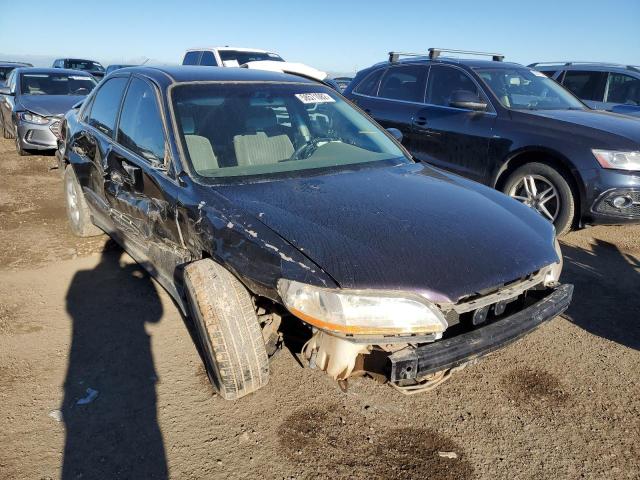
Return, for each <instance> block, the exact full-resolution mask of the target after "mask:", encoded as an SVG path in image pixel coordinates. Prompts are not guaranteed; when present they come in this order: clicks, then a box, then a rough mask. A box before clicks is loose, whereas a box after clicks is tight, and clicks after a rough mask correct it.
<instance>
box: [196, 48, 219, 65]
mask: <svg viewBox="0 0 640 480" xmlns="http://www.w3.org/2000/svg"><path fill="white" fill-rule="evenodd" d="M200 65H206V66H208V67H217V66H218V64H217V63H216V57H215V56H214V55H213V52H209V51H207V50H205V51H204V52H202V58H201V59H200Z"/></svg>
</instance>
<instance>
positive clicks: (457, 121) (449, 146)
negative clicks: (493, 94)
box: [412, 65, 496, 183]
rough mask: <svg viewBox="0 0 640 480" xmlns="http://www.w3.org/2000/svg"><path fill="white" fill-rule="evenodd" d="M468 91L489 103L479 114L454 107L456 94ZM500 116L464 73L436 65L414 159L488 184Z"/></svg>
mask: <svg viewBox="0 0 640 480" xmlns="http://www.w3.org/2000/svg"><path fill="white" fill-rule="evenodd" d="M456 91H467V92H470V93H472V94H473V95H474V96H475V97H476V98H477V99H478V100H481V101H483V102H486V103H487V111H483V112H478V111H473V110H467V109H463V108H457V107H453V106H451V104H450V102H451V99H452V96H453V93H454V92H456ZM495 121H496V114H495V112H494V111H493V108H492V106H491V103H490V102H489V100H488V98H487V96H486V95H485V94H484V92H483V91H482V90H481V89H480V87H479V86H478V84H477V83H476V82H475V81H474V80H473V79H472V78H471V77H470V76H469V74H468V73H466V72H465V71H464V70H462V69H460V68H458V67H454V66H449V65H433V66H432V67H431V71H430V72H429V82H428V86H427V105H426V107H424V108H423V109H421V110H420V111H418V112H417V113H416V116H415V118H414V121H413V125H412V130H413V133H412V135H413V138H414V148H413V149H412V153H413V155H414V156H415V157H416V158H417V159H418V160H420V161H424V162H428V163H432V164H434V165H436V166H438V167H442V168H446V169H447V170H451V171H453V172H456V173H458V174H460V175H462V176H465V177H468V178H471V179H472V180H475V181H478V182H482V183H487V182H488V181H489V174H490V165H489V164H488V163H489V162H488V153H489V142H490V140H491V137H492V135H493V127H494V124H495Z"/></svg>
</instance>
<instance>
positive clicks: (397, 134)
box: [387, 128, 402, 143]
mask: <svg viewBox="0 0 640 480" xmlns="http://www.w3.org/2000/svg"><path fill="white" fill-rule="evenodd" d="M387 132H389V133H390V134H391V136H392V137H393V138H395V139H396V140H397V141H399V142H400V143H402V132H401V131H400V130H398V129H397V128H387Z"/></svg>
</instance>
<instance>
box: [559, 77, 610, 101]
mask: <svg viewBox="0 0 640 480" xmlns="http://www.w3.org/2000/svg"><path fill="white" fill-rule="evenodd" d="M606 81H607V72H589V71H581V70H567V71H566V72H565V74H564V80H563V81H562V84H563V85H564V87H565V88H566V89H567V90H569V91H571V92H572V93H573V94H574V95H575V96H576V97H578V98H581V99H582V100H592V101H596V102H602V100H603V97H604V85H605V83H606Z"/></svg>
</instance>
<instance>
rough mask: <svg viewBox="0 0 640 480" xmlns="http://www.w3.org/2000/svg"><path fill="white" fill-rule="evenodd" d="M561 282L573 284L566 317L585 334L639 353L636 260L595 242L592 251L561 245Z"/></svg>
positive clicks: (639, 264)
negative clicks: (570, 301)
mask: <svg viewBox="0 0 640 480" xmlns="http://www.w3.org/2000/svg"><path fill="white" fill-rule="evenodd" d="M562 252H563V254H564V271H563V274H562V281H563V282H566V283H573V284H574V285H575V291H574V294H573V302H572V303H571V306H570V307H569V310H568V311H567V314H566V316H568V317H569V318H570V320H571V321H572V322H573V323H575V324H576V325H579V326H580V327H582V328H584V329H585V330H587V331H588V332H591V333H593V334H594V335H598V336H599V337H602V338H606V339H608V340H611V341H614V342H617V343H619V344H621V345H624V346H626V347H629V348H633V349H636V350H640V321H639V319H638V314H639V312H640V261H639V260H638V259H636V258H634V257H632V256H631V255H628V254H626V253H624V252H622V251H621V250H620V249H619V248H618V247H616V246H615V245H614V244H612V243H609V242H606V241H603V240H596V243H595V244H594V245H593V247H592V251H589V250H585V249H582V248H579V247H575V246H572V245H563V246H562Z"/></svg>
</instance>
